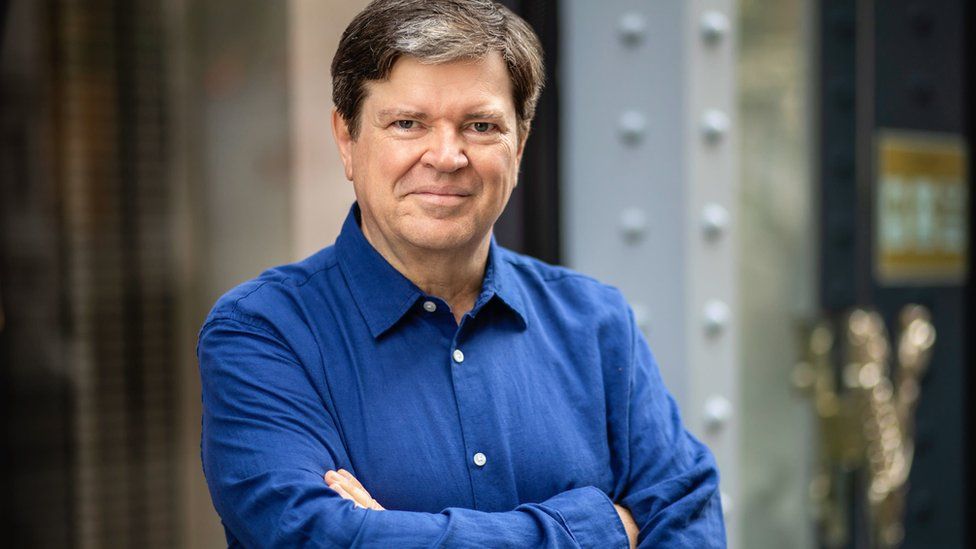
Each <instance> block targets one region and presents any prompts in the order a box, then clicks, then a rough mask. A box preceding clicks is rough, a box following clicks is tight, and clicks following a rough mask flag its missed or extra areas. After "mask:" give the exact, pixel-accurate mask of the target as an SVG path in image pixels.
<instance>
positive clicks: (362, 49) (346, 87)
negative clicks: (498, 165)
mask: <svg viewBox="0 0 976 549" xmlns="http://www.w3.org/2000/svg"><path fill="white" fill-rule="evenodd" d="M495 51H497V52H499V53H500V54H501V56H502V59H503V60H504V61H505V65H506V67H507V69H508V74H509V77H510V78H511V82H512V99H513V102H514V104H515V115H516V118H517V120H518V130H519V139H520V140H524V139H525V138H526V137H527V136H528V133H529V127H530V125H531V123H532V118H533V117H534V116H535V106H536V103H537V102H538V101H539V94H540V93H542V86H543V83H544V80H545V71H544V69H543V65H542V46H541V44H540V43H539V38H538V37H537V36H536V35H535V33H534V32H533V31H532V29H531V28H530V27H529V25H528V24H527V23H526V22H525V21H524V20H523V19H522V18H520V17H519V16H517V15H515V14H514V13H512V12H511V11H510V10H509V9H508V8H506V7H504V6H501V5H499V4H496V3H495V2H492V1H491V0H373V2H370V4H369V5H368V6H366V8H365V9H364V10H363V11H361V12H360V13H359V15H357V16H356V17H355V18H354V19H353V20H352V22H351V23H349V26H348V27H346V30H345V32H343V33H342V38H341V39H340V41H339V48H338V49H337V50H336V54H335V57H334V58H333V59H332V101H333V102H334V103H335V105H336V109H337V110H338V111H339V114H340V115H341V116H342V118H343V119H344V120H345V121H346V123H347V124H348V125H349V131H350V133H351V135H352V136H353V138H356V137H357V136H358V133H359V125H360V120H359V118H360V111H361V109H362V102H363V100H364V99H365V97H366V83H367V82H369V81H377V80H385V79H387V78H388V77H389V75H390V71H391V70H393V65H394V64H395V63H396V61H397V60H398V59H399V58H400V57H401V56H403V55H410V56H412V57H416V58H418V59H420V60H421V61H423V62H425V63H447V62H451V61H457V60H460V59H483V58H484V57H485V56H487V55H488V54H489V53H491V52H495Z"/></svg>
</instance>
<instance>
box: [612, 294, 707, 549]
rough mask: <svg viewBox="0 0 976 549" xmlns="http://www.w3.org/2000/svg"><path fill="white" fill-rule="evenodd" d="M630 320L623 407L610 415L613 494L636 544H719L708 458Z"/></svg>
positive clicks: (622, 399) (692, 545) (705, 449)
mask: <svg viewBox="0 0 976 549" xmlns="http://www.w3.org/2000/svg"><path fill="white" fill-rule="evenodd" d="M629 323H630V328H629V332H630V336H631V337H630V339H631V352H630V364H629V368H628V369H627V370H625V371H626V372H627V380H626V383H625V384H624V383H622V384H621V385H625V387H626V388H625V389H624V394H625V396H624V397H623V398H619V400H620V401H622V402H623V403H626V406H625V407H618V408H617V409H616V410H615V412H614V413H615V414H616V416H615V417H611V418H610V420H611V427H610V431H611V432H610V440H611V453H612V455H613V456H614V457H613V460H614V464H613V465H614V468H615V469H617V470H616V471H615V477H616V480H615V486H614V489H613V492H612V496H613V498H614V500H615V501H617V502H618V503H620V504H621V505H623V506H624V507H626V508H627V509H629V510H630V512H631V514H632V515H633V517H634V520H635V522H637V525H638V526H639V527H640V535H639V536H638V547H657V548H660V547H696V548H713V547H725V546H726V541H725V526H724V522H723V518H722V508H721V503H720V496H719V478H718V468H717V466H716V464H715V460H714V458H713V456H712V454H711V452H710V451H709V450H708V448H707V447H705V445H704V444H702V443H701V442H699V441H698V440H696V439H695V438H694V437H693V436H692V435H691V434H690V433H688V432H687V431H686V430H685V428H684V426H683V425H682V422H681V417H680V414H679V412H678V407H677V405H676V404H675V401H674V399H673V398H672V397H671V395H670V394H669V393H668V391H667V389H666V388H665V386H664V382H663V380H662V379H661V375H660V372H659V370H658V367H657V364H656V362H655V360H654V357H653V355H652V354H651V351H650V348H649V347H648V345H647V342H646V341H645V339H644V336H643V335H642V333H641V331H640V329H638V328H637V326H636V323H635V322H634V319H633V314H632V313H631V314H630V318H629Z"/></svg>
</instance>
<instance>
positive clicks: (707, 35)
mask: <svg viewBox="0 0 976 549" xmlns="http://www.w3.org/2000/svg"><path fill="white" fill-rule="evenodd" d="M701 33H702V38H704V39H705V41H706V42H708V43H709V44H717V43H718V42H719V41H721V40H722V38H724V37H725V35H726V34H728V33H729V18H728V17H726V16H725V14H724V13H722V12H719V11H706V12H705V13H703V14H702V16H701Z"/></svg>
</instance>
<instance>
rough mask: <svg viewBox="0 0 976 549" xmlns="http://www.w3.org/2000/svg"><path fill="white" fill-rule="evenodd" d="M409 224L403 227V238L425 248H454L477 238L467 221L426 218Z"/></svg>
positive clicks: (437, 249) (442, 249)
mask: <svg viewBox="0 0 976 549" xmlns="http://www.w3.org/2000/svg"><path fill="white" fill-rule="evenodd" d="M410 225H412V226H407V227H403V231H402V232H401V234H402V235H403V238H404V240H406V241H407V242H409V243H410V244H412V245H413V246H416V247H417V248H421V249H425V250H432V251H435V250H436V251H448V250H455V249H459V248H463V247H466V246H468V245H470V244H471V243H472V242H473V241H475V240H478V238H477V234H476V233H477V231H474V230H473V227H471V226H470V225H469V224H467V223H458V222H456V221H441V220H432V219H426V220H423V221H420V222H417V223H411V224H410ZM485 235H487V231H486V233H485Z"/></svg>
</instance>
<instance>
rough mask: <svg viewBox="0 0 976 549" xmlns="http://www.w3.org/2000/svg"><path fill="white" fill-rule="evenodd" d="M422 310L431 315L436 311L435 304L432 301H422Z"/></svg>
mask: <svg viewBox="0 0 976 549" xmlns="http://www.w3.org/2000/svg"><path fill="white" fill-rule="evenodd" d="M424 310H425V311H427V312H428V313H432V312H434V311H436V310H437V304H436V303H434V302H433V301H424Z"/></svg>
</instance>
